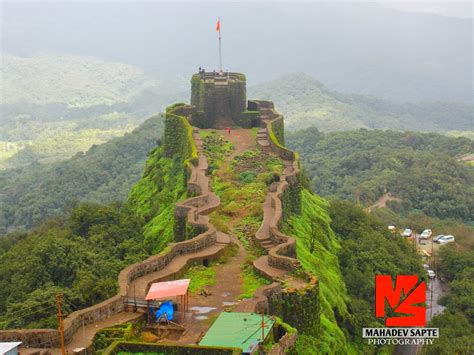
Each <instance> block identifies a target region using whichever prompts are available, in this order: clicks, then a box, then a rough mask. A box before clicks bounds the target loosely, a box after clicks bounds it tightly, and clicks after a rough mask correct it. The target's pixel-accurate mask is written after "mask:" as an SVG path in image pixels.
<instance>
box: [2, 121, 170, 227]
mask: <svg viewBox="0 0 474 355" xmlns="http://www.w3.org/2000/svg"><path fill="white" fill-rule="evenodd" d="M162 129H163V119H162V117H161V116H154V117H152V118H150V119H148V120H147V121H145V122H144V123H143V124H142V125H140V126H139V127H138V128H136V129H135V130H134V131H133V132H131V133H128V134H126V135H125V136H123V137H120V138H115V139H113V140H111V141H109V142H107V143H104V144H102V145H96V146H93V147H92V148H90V149H89V151H87V153H85V154H84V153H78V154H76V155H75V156H74V157H73V158H71V159H69V160H66V161H63V162H60V163H55V164H51V165H44V166H43V165H40V164H35V165H31V166H29V167H27V168H23V169H12V170H5V171H0V233H1V232H5V231H6V230H7V229H11V228H15V227H31V226H32V225H33V224H35V223H36V222H38V221H40V220H42V219H44V218H45V217H47V216H51V215H52V214H58V213H63V212H64V209H65V207H68V206H69V205H71V204H72V203H73V202H75V201H78V200H82V201H93V202H100V203H108V202H111V201H115V200H124V199H125V198H126V196H127V194H128V191H129V190H130V188H131V187H132V186H133V184H134V183H135V182H136V181H138V179H139V178H140V174H141V172H142V170H143V166H144V163H145V159H146V157H147V154H148V152H149V151H150V150H151V149H152V148H153V147H155V146H156V144H157V140H158V139H159V138H160V137H161V133H162Z"/></svg>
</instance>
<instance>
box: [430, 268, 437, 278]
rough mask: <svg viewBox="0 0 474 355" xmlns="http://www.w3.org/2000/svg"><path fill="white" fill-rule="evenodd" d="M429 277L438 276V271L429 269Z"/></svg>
mask: <svg viewBox="0 0 474 355" xmlns="http://www.w3.org/2000/svg"><path fill="white" fill-rule="evenodd" d="M428 277H429V278H430V279H434V278H435V277H436V273H435V272H434V271H433V270H428Z"/></svg>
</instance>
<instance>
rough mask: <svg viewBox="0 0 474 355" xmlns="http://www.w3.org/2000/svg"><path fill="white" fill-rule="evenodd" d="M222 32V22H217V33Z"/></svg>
mask: <svg viewBox="0 0 474 355" xmlns="http://www.w3.org/2000/svg"><path fill="white" fill-rule="evenodd" d="M220 31H221V20H217V23H216V32H220Z"/></svg>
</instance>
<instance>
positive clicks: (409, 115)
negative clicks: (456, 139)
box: [248, 73, 474, 134]
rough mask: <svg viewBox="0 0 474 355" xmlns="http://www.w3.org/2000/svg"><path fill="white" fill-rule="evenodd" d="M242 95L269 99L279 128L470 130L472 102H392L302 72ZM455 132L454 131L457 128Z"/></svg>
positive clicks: (473, 123) (473, 119)
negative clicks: (334, 87)
mask: <svg viewBox="0 0 474 355" xmlns="http://www.w3.org/2000/svg"><path fill="white" fill-rule="evenodd" d="M248 96H249V97H251V98H255V99H264V100H271V101H273V102H275V105H276V106H277V109H278V110H279V111H280V112H282V113H283V114H284V115H285V125H286V126H285V127H286V129H289V130H297V129H302V128H306V127H310V126H315V127H317V128H318V129H320V130H323V131H342V130H343V131H347V130H353V129H358V128H368V129H374V128H379V129H393V130H398V131H420V132H443V133H446V132H449V131H466V132H468V131H472V130H474V112H473V107H472V106H470V105H466V104H454V103H441V102H436V103H424V102H417V103H395V102H391V101H387V100H383V99H379V98H376V97H371V96H364V95H357V94H343V93H340V92H337V91H332V90H329V89H328V88H327V87H326V86H324V85H323V84H322V83H321V82H319V81H317V80H316V79H314V78H312V77H310V76H308V75H306V74H301V73H299V74H291V75H286V76H283V77H280V78H278V79H276V80H272V81H269V82H266V83H263V84H260V85H256V86H253V87H250V88H249V93H248ZM457 134H459V132H457Z"/></svg>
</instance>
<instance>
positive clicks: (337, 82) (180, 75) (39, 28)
mask: <svg viewBox="0 0 474 355" xmlns="http://www.w3.org/2000/svg"><path fill="white" fill-rule="evenodd" d="M2 6H3V12H4V15H3V18H2V20H3V24H2V25H3V30H4V33H6V34H7V36H4V38H3V51H5V52H7V53H12V54H16V55H20V56H30V55H32V54H34V53H37V52H53V53H72V54H77V55H81V56H93V57H98V58H102V59H107V60H113V61H119V62H124V63H127V64H133V65H136V66H138V67H140V68H142V69H144V70H146V71H148V72H156V73H159V74H160V75H161V76H166V77H171V78H174V79H176V80H181V81H184V82H187V81H188V78H189V77H190V74H191V73H193V72H195V71H196V70H197V67H198V66H199V65H201V66H203V67H204V68H206V69H208V70H212V69H217V68H218V50H217V35H216V33H215V29H214V26H215V22H216V19H217V17H218V16H220V17H221V24H222V26H221V27H222V37H223V45H222V47H223V63H224V69H229V70H234V71H240V72H244V73H246V74H247V77H248V79H249V82H250V83H251V84H255V83H260V82H263V81H266V80H271V79H273V78H275V77H277V76H280V75H284V74H287V73H292V72H304V73H307V74H309V75H311V76H313V77H316V78H318V79H319V80H321V81H322V82H324V83H325V84H326V85H328V87H330V88H331V89H333V90H338V91H343V92H355V93H359V94H367V95H374V96H378V97H382V98H388V99H392V100H399V101H419V100H424V101H444V102H451V101H455V102H459V101H462V102H472V86H471V82H472V78H473V76H472V75H473V74H472V19H461V18H450V17H443V16H438V15H429V14H421V13H409V12H401V11H397V10H395V9H392V8H389V7H386V6H382V5H378V4H373V3H330V2H318V3H299V4H290V3H267V2H266V3H229V2H221V3H217V2H213V3H190V2H188V3H186V4H183V3H180V2H178V3H171V2H170V3H163V2H159V3H158V2H141V3H140V5H139V6H137V4H135V3H131V2H99V3H97V2H94V3H92V2H67V3H61V2H49V3H47V2H40V3H25V2H18V3H13V2H8V3H4V4H2ZM51 13H54V14H55V21H54V23H52V22H51V21H50V15H51ZM170 15H173V16H170ZM175 15H176V16H175Z"/></svg>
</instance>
